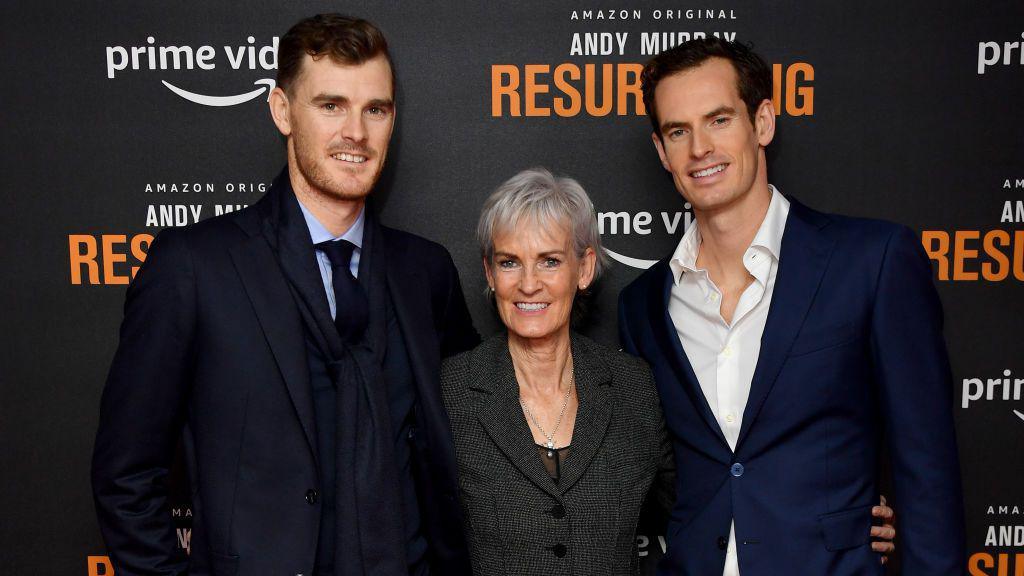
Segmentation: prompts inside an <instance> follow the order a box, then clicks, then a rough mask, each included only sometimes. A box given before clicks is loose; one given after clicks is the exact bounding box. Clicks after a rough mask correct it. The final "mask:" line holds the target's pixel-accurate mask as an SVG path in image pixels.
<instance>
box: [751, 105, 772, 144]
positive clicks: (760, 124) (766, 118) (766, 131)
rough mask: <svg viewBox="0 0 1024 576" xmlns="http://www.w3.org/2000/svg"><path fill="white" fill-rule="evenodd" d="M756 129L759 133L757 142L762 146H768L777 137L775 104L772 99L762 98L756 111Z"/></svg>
mask: <svg viewBox="0 0 1024 576" xmlns="http://www.w3.org/2000/svg"><path fill="white" fill-rule="evenodd" d="M754 130H755V131H756V133H757V143H758V144H759V145H761V147H762V148H763V147H765V146H767V145H768V144H769V143H771V141H772V139H773V138H775V105H774V104H772V101H771V100H762V101H761V105H760V106H758V107H757V112H755V113H754Z"/></svg>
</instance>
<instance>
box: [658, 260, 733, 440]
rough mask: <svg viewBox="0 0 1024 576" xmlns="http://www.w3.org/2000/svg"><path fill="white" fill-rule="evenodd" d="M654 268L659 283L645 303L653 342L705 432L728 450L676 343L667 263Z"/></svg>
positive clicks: (670, 275) (693, 375) (671, 282)
mask: <svg viewBox="0 0 1024 576" xmlns="http://www.w3.org/2000/svg"><path fill="white" fill-rule="evenodd" d="M657 266H659V267H661V268H662V269H663V270H662V271H661V272H662V274H663V276H662V278H663V280H662V281H660V282H659V281H658V279H657V277H656V278H655V279H654V281H653V282H651V283H650V293H649V294H648V300H647V301H648V302H650V303H655V304H656V305H649V306H648V311H649V320H650V324H651V329H652V330H653V331H654V339H655V341H656V342H657V343H658V344H659V345H660V346H661V352H662V354H664V355H665V357H666V358H668V363H669V365H670V366H671V367H672V370H673V371H674V372H675V374H676V379H677V380H678V381H679V383H680V384H681V385H682V386H683V388H684V389H685V390H686V394H687V395H688V396H689V397H690V401H691V402H693V405H694V406H695V407H696V408H697V412H699V413H700V415H701V418H702V419H703V420H704V423H705V424H706V425H707V427H708V429H709V430H710V431H711V433H712V434H714V436H715V437H716V438H718V440H719V441H721V443H722V445H724V446H725V447H726V448H727V449H729V442H728V441H726V439H725V435H724V434H722V428H721V426H719V425H718V421H717V420H716V419H715V415H714V412H712V411H711V405H710V404H708V400H707V398H705V397H704V391H703V390H702V389H701V387H700V382H699V381H698V380H697V375H696V374H695V373H694V371H693V366H691V365H690V359H689V358H687V356H686V351H685V350H683V344H682V342H680V341H679V334H678V332H677V331H676V326H675V323H673V322H672V317H671V316H670V315H669V313H668V304H669V298H670V297H671V292H672V285H673V278H672V269H671V268H670V267H669V265H668V261H664V260H663V261H662V262H660V263H658V264H657ZM681 328H682V329H683V330H685V329H686V327H685V326H682V327H681Z"/></svg>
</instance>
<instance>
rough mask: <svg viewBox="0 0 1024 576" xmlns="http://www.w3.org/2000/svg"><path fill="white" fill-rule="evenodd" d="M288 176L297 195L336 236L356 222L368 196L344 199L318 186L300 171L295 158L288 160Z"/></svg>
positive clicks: (307, 208)
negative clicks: (311, 182)
mask: <svg viewBox="0 0 1024 576" xmlns="http://www.w3.org/2000/svg"><path fill="white" fill-rule="evenodd" d="M288 178H289V180H291V184H292V190H293V191H294V192H295V197H296V198H298V200H299V202H301V203H302V205H303V206H305V208H306V210H309V212H310V213H311V214H312V215H313V216H314V217H315V218H316V219H317V221H318V222H320V223H321V224H323V226H324V228H326V229H327V230H328V232H330V233H331V234H332V235H334V236H341V235H342V234H344V233H345V232H347V231H348V229H349V228H351V227H352V225H353V224H355V222H356V219H357V218H359V214H360V213H361V212H362V211H363V206H364V205H365V204H366V198H365V197H364V198H359V199H355V200H344V199H341V198H336V197H334V196H331V195H330V194H328V193H326V192H324V191H323V190H320V189H319V188H316V187H315V186H313V185H312V184H310V183H309V181H307V180H306V178H305V177H304V176H303V175H302V173H301V172H300V171H299V168H298V166H297V164H296V163H295V161H294V159H291V161H290V162H288Z"/></svg>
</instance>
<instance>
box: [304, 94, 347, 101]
mask: <svg viewBox="0 0 1024 576" xmlns="http://www.w3.org/2000/svg"><path fill="white" fill-rule="evenodd" d="M311 102H314V103H321V102H348V96H342V95H341V94H328V93H326V92H321V93H319V94H317V95H316V96H314V97H313V99H312V100H311Z"/></svg>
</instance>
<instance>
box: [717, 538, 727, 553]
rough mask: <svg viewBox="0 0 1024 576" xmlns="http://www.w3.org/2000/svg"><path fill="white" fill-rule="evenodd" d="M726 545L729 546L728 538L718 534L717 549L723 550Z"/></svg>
mask: <svg viewBox="0 0 1024 576" xmlns="http://www.w3.org/2000/svg"><path fill="white" fill-rule="evenodd" d="M728 547H729V539H728V538H726V537H725V536H719V537H718V549H719V550H725V549H726V548H728Z"/></svg>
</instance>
